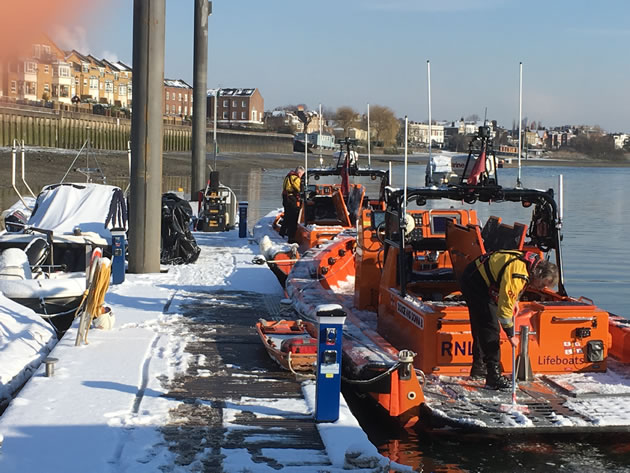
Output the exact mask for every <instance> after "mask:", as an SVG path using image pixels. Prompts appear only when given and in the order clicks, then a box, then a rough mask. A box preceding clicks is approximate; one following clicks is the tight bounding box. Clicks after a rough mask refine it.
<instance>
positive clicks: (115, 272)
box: [112, 228, 127, 284]
mask: <svg viewBox="0 0 630 473" xmlns="http://www.w3.org/2000/svg"><path fill="white" fill-rule="evenodd" d="M126 248H127V243H126V241H125V229H124V228H114V229H112V284H122V283H123V282H125V253H126Z"/></svg>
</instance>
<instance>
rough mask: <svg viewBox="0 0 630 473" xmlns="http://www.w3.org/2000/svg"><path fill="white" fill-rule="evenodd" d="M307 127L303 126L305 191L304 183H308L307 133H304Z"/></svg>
mask: <svg viewBox="0 0 630 473" xmlns="http://www.w3.org/2000/svg"><path fill="white" fill-rule="evenodd" d="M306 128H307V125H306V123H305V124H304V190H306V183H307V182H308V133H307V132H306V131H307V130H306Z"/></svg>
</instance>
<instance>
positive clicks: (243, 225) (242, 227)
mask: <svg viewBox="0 0 630 473" xmlns="http://www.w3.org/2000/svg"><path fill="white" fill-rule="evenodd" d="M238 236H239V238H245V237H246V236H247V202H239V203H238Z"/></svg>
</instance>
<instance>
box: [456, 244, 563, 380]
mask: <svg viewBox="0 0 630 473" xmlns="http://www.w3.org/2000/svg"><path fill="white" fill-rule="evenodd" d="M460 283H461V289H462V294H463V296H464V299H465V300H466V304H467V305H468V312H469V315H470V328H471V332H472V336H473V347H472V351H473V365H472V368H471V370H470V376H471V377H472V378H474V379H482V378H483V377H485V378H486V386H487V387H490V388H493V389H504V388H507V387H509V386H510V381H509V380H508V379H507V378H506V377H504V376H501V365H500V363H501V352H500V349H499V348H500V344H499V335H500V333H499V325H500V326H501V327H503V331H504V332H505V334H506V335H507V336H508V337H509V339H510V343H512V345H514V346H516V345H517V343H518V338H517V337H516V336H515V335H514V315H515V314H516V312H518V300H519V298H520V296H521V294H522V292H523V291H524V290H525V288H526V287H530V288H532V289H542V288H544V287H551V286H555V285H556V284H557V283H558V267H557V266H556V265H555V264H553V263H551V262H549V261H544V260H541V259H540V258H539V257H538V255H537V254H536V253H531V252H525V251H517V250H499V251H495V252H493V253H487V254H485V255H482V256H480V257H479V258H477V259H476V260H475V261H473V262H472V263H470V264H469V265H468V266H467V267H466V270H465V271H464V273H463V275H462V278H461V281H460Z"/></svg>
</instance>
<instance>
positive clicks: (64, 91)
mask: <svg viewBox="0 0 630 473" xmlns="http://www.w3.org/2000/svg"><path fill="white" fill-rule="evenodd" d="M59 95H60V96H61V97H69V95H70V89H68V86H67V85H60V86H59Z"/></svg>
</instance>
